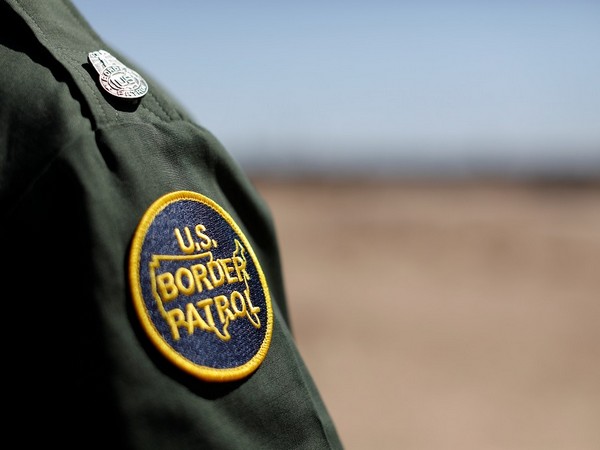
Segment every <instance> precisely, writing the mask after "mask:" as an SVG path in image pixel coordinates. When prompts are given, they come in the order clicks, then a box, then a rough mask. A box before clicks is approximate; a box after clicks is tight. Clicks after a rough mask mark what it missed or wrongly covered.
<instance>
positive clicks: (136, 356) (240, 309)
mask: <svg viewBox="0 0 600 450" xmlns="http://www.w3.org/2000/svg"><path fill="white" fill-rule="evenodd" d="M148 7H151V5H149V6H148ZM98 50H105V51H107V52H109V53H110V54H111V55H113V56H114V57H115V58H116V60H118V62H120V63H122V64H123V66H126V67H127V68H129V69H131V70H133V71H134V72H127V71H126V70H125V71H124V77H123V78H121V79H120V80H121V81H123V82H126V81H127V80H126V78H127V75H132V74H139V75H140V76H141V77H143V79H144V80H145V81H146V83H147V86H148V92H147V93H146V94H145V95H144V96H143V97H142V98H141V99H138V100H132V99H120V98H117V97H115V96H114V95H111V94H110V93H109V92H107V91H105V90H104V89H103V87H102V85H101V84H102V83H101V81H100V77H101V76H102V73H100V72H98V71H97V70H95V68H94V67H93V65H92V64H90V61H89V60H88V55H89V53H90V52H94V51H98ZM0 62H1V69H0V201H1V204H0V206H1V211H2V221H1V227H2V228H1V230H0V236H1V238H0V239H2V255H3V259H4V261H3V263H4V264H3V267H4V269H3V277H2V279H3V280H4V289H3V295H2V298H3V304H4V313H5V318H6V323H5V329H11V330H12V331H11V332H10V336H9V337H8V339H5V340H4V344H5V348H4V350H5V358H6V359H5V364H4V367H5V371H6V376H7V377H8V381H6V382H5V387H6V389H7V391H10V395H7V396H5V397H10V398H11V400H9V401H8V408H6V413H7V414H8V415H9V416H10V418H11V420H10V421H9V423H18V424H20V425H21V427H22V428H25V429H29V430H30V434H31V435H28V434H29V433H27V432H26V433H24V434H21V435H19V442H21V443H23V444H26V443H27V442H28V441H29V440H33V439H35V440H36V441H38V442H39V441H43V442H47V443H48V444H58V445H61V446H63V445H64V446H67V445H69V446H74V447H76V448H85V447H91V446H93V447H102V446H105V448H138V449H151V448H160V449H188V448H214V449H219V448H224V449H229V448H231V449H237V448H240V449H250V448H258V449H271V448H273V449H285V450H287V449H291V448H302V449H321V448H341V447H342V445H341V443H340V440H339V438H338V435H337V433H336V431H335V427H334V425H333V424H332V421H331V418H330V416H329V415H328V413H327V411H326V408H325V406H324V405H323V403H322V400H321V398H320V396H319V393H318V391H317V389H316V388H315V386H314V384H313V381H312V379H311V377H310V375H309V373H308V372H307V369H306V367H305V365H304V363H303V361H302V359H301V357H300V355H299V353H298V350H297V347H296V345H295V343H294V340H293V336H292V334H291V332H290V327H289V320H288V316H287V310H286V299H285V292H284V286H283V282H282V274H281V267H280V260H279V253H278V248H277V243H276V238H275V233H274V230H273V224H272V219H271V217H270V213H269V210H268V208H267V206H266V205H265V203H264V202H263V200H262V199H261V198H260V197H259V195H258V194H257V192H256V191H255V190H254V188H253V186H252V185H251V183H250V182H249V181H248V179H247V178H246V176H245V174H244V173H243V172H242V171H241V170H240V168H239V167H238V165H237V164H236V162H235V161H234V160H233V159H232V158H231V156H230V155H229V154H228V153H227V151H226V150H225V149H224V148H223V147H222V146H221V144H220V143H219V141H218V140H217V139H216V138H215V137H214V136H213V135H212V134H211V133H210V132H208V131H207V130H206V129H204V128H203V127H202V126H200V125H198V124H196V123H194V122H193V121H192V120H190V117H189V116H188V115H187V113H186V112H185V111H184V110H182V108H181V107H180V106H179V105H178V104H177V103H175V102H174V101H173V100H172V99H171V98H170V97H169V96H168V95H167V94H166V93H165V92H164V91H163V90H161V88H160V86H158V85H156V83H155V82H153V81H152V80H151V79H150V77H148V76H147V75H146V74H144V73H142V71H140V70H139V69H138V68H135V67H133V65H132V64H131V63H130V62H128V61H127V59H126V58H124V57H122V56H121V55H120V54H119V53H118V51H117V50H115V49H113V48H110V46H109V45H107V44H106V43H105V42H103V41H102V39H101V38H100V37H99V36H98V35H97V34H96V33H94V31H92V30H91V29H90V27H89V25H88V24H87V22H86V21H85V20H84V19H83V18H82V16H81V15H80V14H79V13H78V12H77V11H76V9H75V8H74V7H73V5H71V4H70V3H69V2H67V1H60V0H43V1H41V0H7V1H4V2H1V3H0ZM108 69H110V67H109V68H107V69H106V70H108ZM104 75H105V76H106V77H109V78H110V76H112V74H111V73H110V70H109V71H108V73H107V74H104ZM118 82H119V81H118V80H117V84H118ZM188 217H192V218H194V219H197V220H195V221H194V220H191V219H190V221H189V223H188V222H186V221H185V220H187V219H186V218H188ZM198 218H199V219H198ZM234 244H235V247H234V246H233V245H234ZM169 245H174V247H168V246H169ZM173 249H177V251H173ZM180 250H181V251H180ZM219 252H220V253H219ZM215 273H217V277H216V278H215V276H214V275H215ZM219 274H220V275H219ZM209 275H210V276H209ZM211 277H212V278H211ZM219 277H220V278H219ZM219 280H220V281H219ZM224 280H225V281H224ZM227 285H228V286H229V287H228V288H227V289H229V290H224V289H225V288H226V286H227ZM244 286H245V288H244ZM217 293H218V294H219V295H217ZM178 302H179V303H178ZM174 305H176V306H174ZM8 324H10V327H9V325H8ZM161 324H162V325H161ZM244 333H245V334H244ZM240 336H242V337H243V336H250V337H249V339H248V340H244V339H245V338H244V339H242V338H240ZM198 339H201V341H198ZM197 346H199V347H197ZM204 349H206V355H205V354H204ZM207 355H208V356H207ZM248 355H250V356H252V355H256V356H254V357H252V358H251V359H249V358H250V357H249V356H248ZM196 357H197V358H205V357H206V358H207V359H206V360H204V359H199V360H195V359H194V358H196ZM247 361H250V362H247ZM206 367H209V368H208V369H206V370H205V368H206ZM214 367H216V369H215V368H214ZM240 367H241V368H240ZM198 368H199V369H198ZM197 369H198V370H197ZM221 369H223V370H221ZM211 370H212V372H211ZM222 374H225V375H222ZM11 432H12V430H8V431H7V433H8V434H10V433H11Z"/></svg>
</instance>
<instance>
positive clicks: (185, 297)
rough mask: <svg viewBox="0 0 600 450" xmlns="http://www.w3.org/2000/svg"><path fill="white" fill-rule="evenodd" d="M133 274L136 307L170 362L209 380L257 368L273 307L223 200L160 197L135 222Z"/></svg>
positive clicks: (175, 194) (184, 193)
mask: <svg viewBox="0 0 600 450" xmlns="http://www.w3.org/2000/svg"><path fill="white" fill-rule="evenodd" d="M129 278H130V283H131V291H132V296H133V302H134V305H135V310H136V313H137V315H138V317H139V319H140V321H141V323H142V326H143V328H144V329H145V331H146V333H147V334H148V336H149V338H150V340H151V341H152V343H153V344H154V345H155V346H156V347H157V348H158V349H159V350H160V352H161V353H162V354H163V355H164V356H165V357H166V358H167V359H168V360H170V361H171V362H172V363H174V364H175V365H176V366H178V367H179V368H181V369H183V370H184V371H186V372H188V373H191V374H193V375H195V376H197V377H199V378H201V379H203V380H206V381H232V380H237V379H240V378H243V377H245V376H247V375H249V374H251V373H252V372H254V371H255V370H256V369H257V368H258V366H259V365H260V364H261V363H262V361H263V360H264V358H265V356H266V354H267V351H268V349H269V345H270V343H271V333H272V329H273V311H272V307H271V298H270V295H269V289H268V286H267V283H266V280H265V276H264V274H263V272H262V269H261V267H260V265H259V263H258V260H257V258H256V256H255V254H254V251H253V250H252V248H251V246H250V244H249V242H248V240H247V239H246V237H245V236H244V234H243V233H242V231H241V230H240V228H239V227H238V226H237V224H236V223H235V222H234V221H233V219H232V218H231V216H230V215H229V214H227V212H226V211H224V210H223V208H221V207H220V206H219V205H218V204H216V203H215V202H214V201H212V200H211V199H209V198H207V197H205V196H203V195H201V194H198V193H195V192H190V191H177V192H172V193H170V194H166V195H164V196H163V197H161V198H159V199H158V200H156V201H155V202H154V203H153V204H152V205H151V206H150V208H148V210H147V211H146V213H145V214H144V216H143V217H142V220H141V221H140V224H139V225H138V227H137V229H136V232H135V235H134V239H133V243H132V247H131V253H130V261H129Z"/></svg>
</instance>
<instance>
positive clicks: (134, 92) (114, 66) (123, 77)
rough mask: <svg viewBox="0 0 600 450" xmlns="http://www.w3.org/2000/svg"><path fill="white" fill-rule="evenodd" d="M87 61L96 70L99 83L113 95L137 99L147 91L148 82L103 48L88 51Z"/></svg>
mask: <svg viewBox="0 0 600 450" xmlns="http://www.w3.org/2000/svg"><path fill="white" fill-rule="evenodd" d="M88 61H89V62H90V64H92V66H94V69H96V72H98V76H99V80H100V85H101V86H102V87H103V88H104V90H105V91H106V92H108V93H109V94H111V95H114V96H115V97H119V98H125V99H138V98H141V97H143V96H144V95H146V93H147V92H148V83H146V80H144V79H143V78H142V77H141V76H140V74H138V73H137V72H136V71H135V70H132V69H130V68H129V67H127V66H126V65H125V64H123V63H122V62H121V61H119V60H118V59H117V58H115V57H114V56H113V55H111V54H110V53H108V52H107V51H105V50H96V51H94V52H90V53H88Z"/></svg>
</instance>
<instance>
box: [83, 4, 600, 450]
mask: <svg viewBox="0 0 600 450" xmlns="http://www.w3.org/2000/svg"><path fill="white" fill-rule="evenodd" d="M74 3H75V5H76V6H77V7H78V8H79V9H80V11H81V12H82V13H83V14H84V16H85V17H86V18H87V19H88V20H89V22H90V23H91V24H92V26H93V27H94V28H95V29H96V31H97V32H98V33H99V34H100V35H101V36H102V38H103V39H104V40H105V41H107V42H108V43H109V44H111V45H112V46H114V47H115V48H117V49H119V50H120V52H121V53H122V54H124V55H126V56H127V57H128V58H129V59H130V60H131V61H133V62H134V63H135V64H137V66H138V67H139V68H141V69H143V70H144V71H145V72H147V73H149V74H151V75H152V77H153V78H154V79H155V80H157V81H158V82H159V83H161V84H162V85H163V86H164V87H165V88H167V89H168V90H169V91H170V92H171V93H172V94H173V95H174V96H175V97H176V98H177V99H178V100H179V101H180V102H181V103H182V105H183V106H184V107H186V108H187V109H188V111H190V113H191V114H192V116H193V117H194V118H195V120H196V121H197V122H198V123H200V124H202V125H203V126H205V127H207V128H208V129H209V130H211V131H212V132H213V133H214V134H215V135H216V136H217V137H218V138H219V139H220V140H221V142H223V144H224V145H225V147H226V148H227V149H228V150H229V152H230V153H231V154H232V155H233V156H234V158H235V159H236V160H237V161H238V162H239V163H240V165H241V166H242V167H244V168H245V169H246V171H247V172H248V174H249V175H250V176H251V178H252V180H253V181H254V183H255V185H256V187H257V188H258V189H259V191H260V192H261V193H262V194H263V195H264V197H265V199H266V200H267V202H268V203H269V205H270V207H271V209H272V211H273V216H274V219H275V222H276V227H277V230H278V232H279V238H280V245H281V250H282V256H283V264H284V271H285V277H286V281H287V289H288V297H289V298H288V300H289V303H290V308H291V314H292V322H293V328H294V333H295V335H296V337H297V340H298V345H299V347H300V350H301V352H302V354H303V356H304V358H305V361H306V363H307V365H308V366H309V369H310V370H311V372H312V374H313V376H314V378H315V381H316V383H317V386H318V387H319V389H320V391H321V393H322V395H323V397H324V400H325V403H326V404H327V406H328V409H329V411H330V413H331V415H332V417H333V419H334V421H335V422H336V424H337V426H338V430H339V432H340V435H341V438H342V441H343V442H344V444H345V446H346V448H347V449H349V450H351V449H366V448H369V449H370V448H378V449H399V448H402V449H436V450H437V449H450V448H452V449H454V448H460V449H463V450H464V449H477V450H486V449H490V450H491V449H507V450H508V449H510V450H516V449H523V450H525V449H527V450H529V449H544V450H550V449H577V450H587V449H590V450H592V449H593V450H597V449H598V448H600V427H599V426H598V424H599V423H600V327H599V326H598V323H599V321H600V83H599V81H600V52H599V51H598V49H599V48H600V2H597V1H583V0H573V1H568V2H567V1H552V0H550V1H532V0H525V1H519V2H517V1H512V0H509V1H505V2H495V3H491V2H475V1H466V0H464V1H456V0H449V1H443V2H442V1H420V2H417V1H404V2H392V1H382V0H375V1H373V2H369V3H366V2H356V1H352V0H349V1H343V2H342V1H328V2H317V1H314V0H306V1H303V2H295V3H292V2H287V3H286V2H274V1H265V0H256V1H253V2H246V3H242V2H240V1H220V2H218V3H217V2H198V1H179V2H152V1H150V2H148V1H145V2H142V1H129V2H117V1H113V0H105V1H103V2H96V1H92V0H75V1H74ZM307 243H309V244H310V245H307Z"/></svg>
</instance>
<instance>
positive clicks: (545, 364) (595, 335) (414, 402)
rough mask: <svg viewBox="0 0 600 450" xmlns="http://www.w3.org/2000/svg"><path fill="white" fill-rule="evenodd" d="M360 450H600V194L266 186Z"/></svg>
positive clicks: (562, 188)
mask: <svg viewBox="0 0 600 450" xmlns="http://www.w3.org/2000/svg"><path fill="white" fill-rule="evenodd" d="M253 182H254V183H255V185H256V187H257V188H258V190H259V191H260V192H261V194H262V195H263V196H264V198H265V200H266V201H267V203H268V204H269V206H270V208H271V210H272V213H273V216H274V219H275V224H276V227H277V230H278V234H279V240H280V246H281V251H282V257H283V264H284V272H285V278H286V282H287V290H288V300H289V305H290V311H291V317H292V323H293V330H294V333H295V336H296V338H297V341H298V345H299V348H300V351H301V353H302V354H303V356H304V358H305V361H306V364H307V365H308V367H309V369H310V370H311V372H312V374H313V377H314V379H315V381H316V383H317V386H318V388H319V390H320V391H321V393H322V396H323V398H324V400H325V402H326V405H327V407H328V410H329V411H330V413H331V415H332V417H333V420H334V421H335V423H336V424H337V427H338V430H339V433H340V435H341V439H342V441H343V442H344V444H345V447H346V448H347V449H348V450H353V449H404V450H421V449H428V450H441V449H461V450H468V449H473V450H492V449H494V450H496V449H502V450H509V449H510V450H533V449H540V450H553V449H560V450H598V449H600V182H599V181H594V180H592V181H589V180H584V181H580V182H558V183H555V182H551V181H550V182H549V181H539V182H534V181H502V180H500V181H497V180H496V181H494V180H485V179H484V180H446V181H443V180H442V181H439V180H438V181H435V180H434V181H427V180H413V181H410V180H394V179H384V180H368V179H366V180H365V179H352V178H349V179H344V178H342V179H333V180H332V179H326V178H325V179H303V178H291V179H285V178H280V179H277V178H268V177H259V176H256V177H254V178H253Z"/></svg>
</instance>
